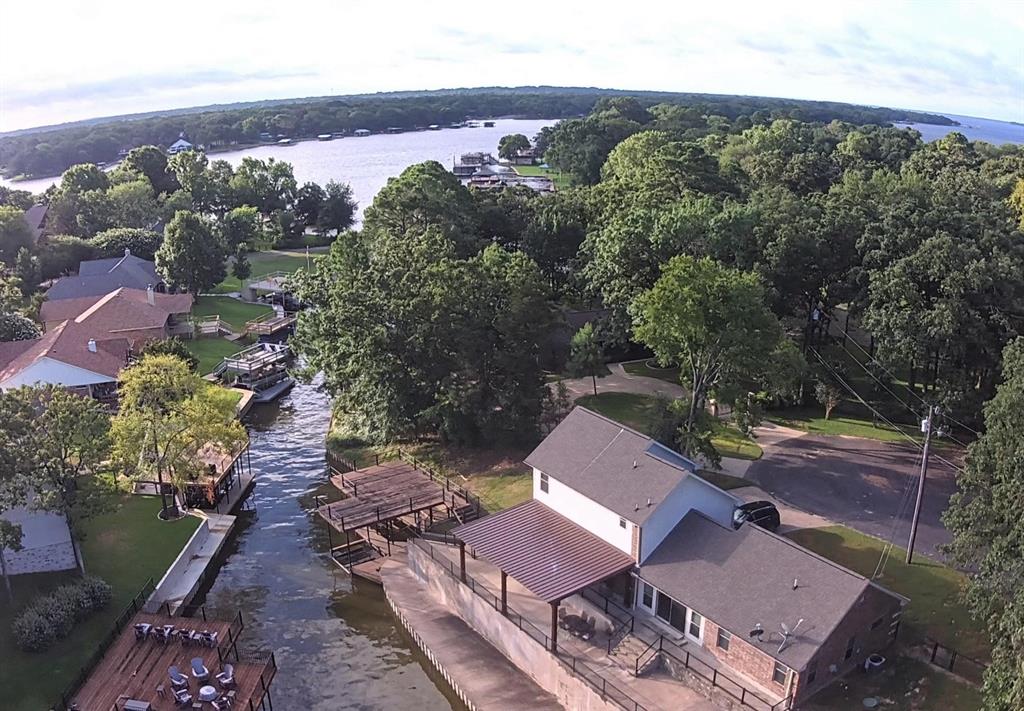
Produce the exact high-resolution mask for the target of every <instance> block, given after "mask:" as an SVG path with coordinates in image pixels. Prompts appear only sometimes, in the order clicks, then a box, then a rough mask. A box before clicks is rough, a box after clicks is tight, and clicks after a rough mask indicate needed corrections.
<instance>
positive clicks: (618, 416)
mask: <svg viewBox="0 0 1024 711" xmlns="http://www.w3.org/2000/svg"><path fill="white" fill-rule="evenodd" d="M656 401H657V400H656V398H655V397H653V396H652V395H638V394H636V393H618V392H614V393H602V392H599V393H598V394H597V396H596V397H595V396H594V395H585V396H583V397H581V398H579V399H578V400H577V401H576V404H578V405H582V406H583V407H586V408H589V409H591V410H593V411H594V412H599V413H601V414H602V415H605V416H606V417H610V418H612V419H613V420H615V421H616V422H621V423H622V424H624V425H627V426H628V427H632V428H633V429H635V430H639V431H640V432H644V433H650V431H651V420H652V418H653V417H654V406H655V403H656ZM711 442H712V443H713V444H714V445H715V448H716V449H717V450H718V451H719V452H720V453H721V454H722V456H723V457H733V458H735V459H760V458H761V454H762V451H761V448H760V447H759V446H758V445H757V443H755V442H754V441H752V440H750V439H748V438H747V437H744V436H743V435H742V434H740V432H739V431H738V430H736V429H734V428H733V427H730V426H729V425H728V424H727V423H725V422H721V421H718V422H716V423H715V434H714V436H713V437H712V438H711Z"/></svg>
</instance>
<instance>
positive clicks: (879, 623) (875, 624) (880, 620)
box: [871, 617, 885, 630]
mask: <svg viewBox="0 0 1024 711" xmlns="http://www.w3.org/2000/svg"><path fill="white" fill-rule="evenodd" d="M884 621H885V618H883V617H879V618H878V619H877V620H875V621H874V622H872V623H871V629H873V630H877V629H878V628H879V627H881V626H882V623H883V622H884Z"/></svg>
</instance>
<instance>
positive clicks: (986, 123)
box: [900, 114, 1024, 145]
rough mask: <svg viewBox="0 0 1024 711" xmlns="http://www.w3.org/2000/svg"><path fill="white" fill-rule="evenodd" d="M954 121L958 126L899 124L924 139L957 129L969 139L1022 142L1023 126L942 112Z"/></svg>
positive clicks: (989, 141) (938, 136) (993, 142)
mask: <svg viewBox="0 0 1024 711" xmlns="http://www.w3.org/2000/svg"><path fill="white" fill-rule="evenodd" d="M944 115H945V116H948V117H949V118H951V119H953V120H954V121H959V122H960V125H959V126H935V125H932V124H929V123H911V124H900V125H905V126H909V127H910V128H913V129H916V130H917V131H920V133H921V137H922V138H923V139H924V140H926V141H934V140H936V139H939V138H942V137H943V136H945V135H946V134H947V133H950V132H952V131H959V132H960V133H962V134H964V135H965V136H967V138H968V139H969V140H971V141H986V142H988V143H992V144H995V145H1001V144H1003V143H1024V126H1022V125H1020V124H1015V123H1008V122H1006V121H993V120H992V119H983V118H977V117H974V116H957V115H955V114H944Z"/></svg>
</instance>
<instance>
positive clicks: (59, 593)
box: [11, 577, 113, 652]
mask: <svg viewBox="0 0 1024 711" xmlns="http://www.w3.org/2000/svg"><path fill="white" fill-rule="evenodd" d="M112 596H113V590H112V589H111V587H110V585H108V584H107V583H106V582H105V581H103V580H101V579H99V578H97V577H87V578H82V579H81V580H79V581H77V582H75V583H70V584H68V585H61V586H60V587H59V588H57V589H56V590H54V591H53V592H52V593H50V594H49V595H43V596H42V597H38V598H36V599H35V600H33V601H32V602H30V603H29V604H28V605H27V606H26V607H25V609H24V610H22V611H21V613H20V614H19V615H18V616H17V617H15V618H14V621H13V622H12V623H11V631H12V632H13V633H14V639H15V642H16V644H17V645H18V648H19V649H21V650H23V651H26V652H42V651H43V650H46V649H49V648H50V647H51V646H52V645H53V644H54V642H56V641H57V640H58V639H63V638H64V637H67V636H68V635H69V634H71V630H72V629H74V626H75V623H76V622H81V621H82V620H84V619H85V618H87V617H88V616H89V615H90V614H92V613H93V612H95V611H97V610H101V609H103V608H104V607H106V606H107V605H109V604H110V600H111V597H112Z"/></svg>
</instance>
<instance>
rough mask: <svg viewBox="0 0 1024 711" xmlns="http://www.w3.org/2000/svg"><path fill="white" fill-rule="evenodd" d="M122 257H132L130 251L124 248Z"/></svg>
mask: <svg viewBox="0 0 1024 711" xmlns="http://www.w3.org/2000/svg"><path fill="white" fill-rule="evenodd" d="M124 256H126V257H130V256H132V251H131V250H130V249H128V248H127V247H125V248H124Z"/></svg>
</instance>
